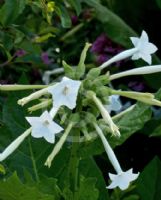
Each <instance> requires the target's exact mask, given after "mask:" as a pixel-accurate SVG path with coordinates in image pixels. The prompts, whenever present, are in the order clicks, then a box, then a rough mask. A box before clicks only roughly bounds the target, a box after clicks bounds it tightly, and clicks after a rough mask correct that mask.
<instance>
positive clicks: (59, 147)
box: [45, 123, 73, 168]
mask: <svg viewBox="0 0 161 200" xmlns="http://www.w3.org/2000/svg"><path fill="white" fill-rule="evenodd" d="M72 127H73V123H70V124H69V125H68V127H67V129H66V130H65V132H64V134H63V135H62V137H61V138H60V140H59V141H58V142H57V144H56V145H55V147H54V149H53V151H52V152H51V154H50V155H49V156H48V158H47V160H46V162H45V166H48V167H49V168H50V167H51V163H52V161H53V159H54V157H55V156H56V155H57V154H58V153H59V151H60V149H61V148H62V146H63V144H64V142H65V141H66V138H67V137H68V135H69V133H70V131H71V129H72Z"/></svg>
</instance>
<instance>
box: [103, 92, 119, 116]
mask: <svg viewBox="0 0 161 200" xmlns="http://www.w3.org/2000/svg"><path fill="white" fill-rule="evenodd" d="M105 107H106V109H107V110H108V112H109V113H110V112H111V111H115V112H117V111H120V110H121V108H122V104H121V101H120V98H119V95H111V96H109V105H105Z"/></svg>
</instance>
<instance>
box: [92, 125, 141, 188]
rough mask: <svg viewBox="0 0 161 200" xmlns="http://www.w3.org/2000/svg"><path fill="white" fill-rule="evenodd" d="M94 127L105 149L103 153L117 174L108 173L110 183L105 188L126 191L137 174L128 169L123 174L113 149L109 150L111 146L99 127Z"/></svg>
mask: <svg viewBox="0 0 161 200" xmlns="http://www.w3.org/2000/svg"><path fill="white" fill-rule="evenodd" d="M94 127H95V129H96V131H97V133H98V135H99V137H100V138H101V140H102V143H103V146H104V148H105V151H106V153H107V156H108V158H109V160H110V162H111V164H112V165H113V167H114V169H115V171H116V172H117V174H111V173H109V177H110V179H111V181H112V183H111V184H110V185H109V186H108V187H107V188H108V189H113V188H115V187H119V188H120V189H121V190H125V189H127V188H128V186H129V184H130V182H131V181H134V180H136V179H137V178H138V176H139V173H137V174H134V173H133V172H132V169H129V170H128V171H126V172H124V171H123V170H122V169H121V166H120V164H119V162H118V160H117V158H116V155H115V153H114V151H113V149H112V148H111V146H110V145H109V143H108V141H107V140H106V138H105V136H104V134H103V132H102V130H101V129H100V127H99V126H98V125H97V124H94Z"/></svg>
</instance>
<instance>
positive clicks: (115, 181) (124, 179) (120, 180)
mask: <svg viewBox="0 0 161 200" xmlns="http://www.w3.org/2000/svg"><path fill="white" fill-rule="evenodd" d="M132 171H133V169H129V170H127V171H126V172H123V171H122V172H121V173H119V174H111V173H109V177H110V179H111V181H112V183H111V184H110V185H109V186H108V187H106V188H108V189H113V188H116V187H119V188H120V189H121V190H126V189H127V188H128V187H129V185H130V182H132V181H134V180H136V179H137V178H138V176H139V173H137V174H134V173H133V172H132Z"/></svg>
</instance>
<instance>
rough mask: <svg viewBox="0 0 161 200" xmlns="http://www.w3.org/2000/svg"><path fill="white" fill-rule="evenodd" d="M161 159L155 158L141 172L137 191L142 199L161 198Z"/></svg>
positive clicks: (156, 199)
mask: <svg viewBox="0 0 161 200" xmlns="http://www.w3.org/2000/svg"><path fill="white" fill-rule="evenodd" d="M160 180H161V161H160V160H159V159H158V158H157V157H156V158H154V159H153V160H152V161H151V162H150V163H149V164H148V165H147V166H146V167H145V169H144V171H143V172H142V173H141V175H140V177H139V179H138V184H137V191H138V193H139V195H140V197H141V200H159V199H161V184H160Z"/></svg>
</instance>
